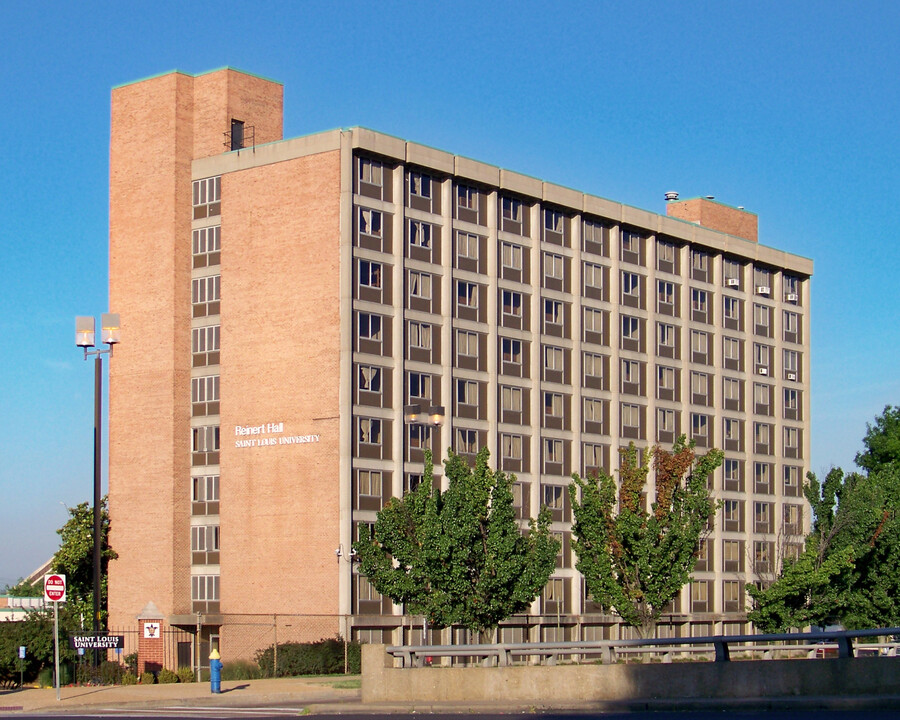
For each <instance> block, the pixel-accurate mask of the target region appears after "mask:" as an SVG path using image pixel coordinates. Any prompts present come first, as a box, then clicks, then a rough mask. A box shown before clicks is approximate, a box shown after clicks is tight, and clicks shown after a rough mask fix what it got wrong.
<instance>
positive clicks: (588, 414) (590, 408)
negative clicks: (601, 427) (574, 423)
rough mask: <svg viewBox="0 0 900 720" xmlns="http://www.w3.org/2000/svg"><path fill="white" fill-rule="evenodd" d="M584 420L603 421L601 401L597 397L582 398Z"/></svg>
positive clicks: (591, 421)
mask: <svg viewBox="0 0 900 720" xmlns="http://www.w3.org/2000/svg"><path fill="white" fill-rule="evenodd" d="M584 421H585V422H590V423H599V424H602V423H603V401H602V400H598V399H597V398H585V399H584Z"/></svg>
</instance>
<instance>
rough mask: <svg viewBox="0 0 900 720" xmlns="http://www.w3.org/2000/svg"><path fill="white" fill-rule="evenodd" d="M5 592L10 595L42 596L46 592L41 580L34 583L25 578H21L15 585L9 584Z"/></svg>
mask: <svg viewBox="0 0 900 720" xmlns="http://www.w3.org/2000/svg"><path fill="white" fill-rule="evenodd" d="M3 594H4V595H9V596H10V597H41V596H42V595H43V594H44V586H43V584H42V583H41V582H36V583H34V584H32V583H30V582H28V581H27V580H26V579H25V578H19V581H18V582H17V583H16V584H15V585H7V586H6V587H5V588H4V590H3Z"/></svg>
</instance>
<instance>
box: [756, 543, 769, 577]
mask: <svg viewBox="0 0 900 720" xmlns="http://www.w3.org/2000/svg"><path fill="white" fill-rule="evenodd" d="M753 570H754V572H756V573H769V572H772V570H773V568H772V553H771V551H770V548H769V543H767V542H765V541H764V540H757V541H756V542H754V543H753Z"/></svg>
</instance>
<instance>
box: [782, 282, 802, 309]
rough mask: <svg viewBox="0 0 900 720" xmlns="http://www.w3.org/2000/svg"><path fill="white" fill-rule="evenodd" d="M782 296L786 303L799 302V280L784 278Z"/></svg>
mask: <svg viewBox="0 0 900 720" xmlns="http://www.w3.org/2000/svg"><path fill="white" fill-rule="evenodd" d="M784 295H785V300H787V301H788V302H793V303H796V302H798V301H799V300H800V279H799V278H796V277H794V276H793V275H785V276H784Z"/></svg>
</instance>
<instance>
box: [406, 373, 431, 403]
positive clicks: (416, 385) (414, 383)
mask: <svg viewBox="0 0 900 720" xmlns="http://www.w3.org/2000/svg"><path fill="white" fill-rule="evenodd" d="M431 397H432V396H431V375H429V374H427V373H417V372H411V373H410V374H409V399H410V400H430V399H431Z"/></svg>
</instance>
